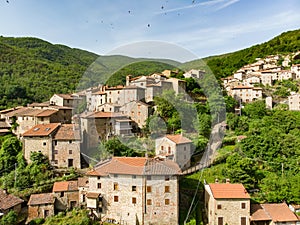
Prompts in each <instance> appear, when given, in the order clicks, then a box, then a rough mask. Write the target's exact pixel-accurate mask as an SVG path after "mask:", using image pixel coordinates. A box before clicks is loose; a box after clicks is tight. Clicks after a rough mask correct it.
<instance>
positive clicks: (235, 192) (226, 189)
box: [209, 183, 250, 199]
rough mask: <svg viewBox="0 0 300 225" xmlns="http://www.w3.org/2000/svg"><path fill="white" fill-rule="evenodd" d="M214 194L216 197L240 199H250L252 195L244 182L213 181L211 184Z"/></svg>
mask: <svg viewBox="0 0 300 225" xmlns="http://www.w3.org/2000/svg"><path fill="white" fill-rule="evenodd" d="M209 187H210V189H211V191H212V194H213V196H214V198H215V199H220V198H221V199H224V198H239V199H249V198H250V195H249V194H248V192H247V190H246V189H245V188H244V186H243V185H242V184H231V183H225V184H219V183H213V184H209Z"/></svg>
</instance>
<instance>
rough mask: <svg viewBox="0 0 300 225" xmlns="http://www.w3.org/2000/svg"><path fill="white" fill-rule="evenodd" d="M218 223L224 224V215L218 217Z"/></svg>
mask: <svg viewBox="0 0 300 225" xmlns="http://www.w3.org/2000/svg"><path fill="white" fill-rule="evenodd" d="M218 225H223V217H218Z"/></svg>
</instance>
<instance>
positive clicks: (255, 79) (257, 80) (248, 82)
mask: <svg viewBox="0 0 300 225" xmlns="http://www.w3.org/2000/svg"><path fill="white" fill-rule="evenodd" d="M259 83H260V78H259V77H257V76H248V77H247V78H245V79H244V80H243V85H245V86H247V85H253V84H259Z"/></svg>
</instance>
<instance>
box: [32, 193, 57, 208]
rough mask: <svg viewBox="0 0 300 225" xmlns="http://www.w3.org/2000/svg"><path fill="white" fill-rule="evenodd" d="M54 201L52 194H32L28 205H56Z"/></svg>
mask: <svg viewBox="0 0 300 225" xmlns="http://www.w3.org/2000/svg"><path fill="white" fill-rule="evenodd" d="M54 201H55V199H54V197H53V194H52V193H43V194H32V195H30V199H29V201H28V205H30V206H32V205H42V204H54Z"/></svg>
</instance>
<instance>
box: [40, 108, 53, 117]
mask: <svg viewBox="0 0 300 225" xmlns="http://www.w3.org/2000/svg"><path fill="white" fill-rule="evenodd" d="M57 111H58V110H53V109H45V110H43V111H42V112H40V113H39V114H37V115H36V116H37V117H48V116H51V115H53V114H55V113H57Z"/></svg>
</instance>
